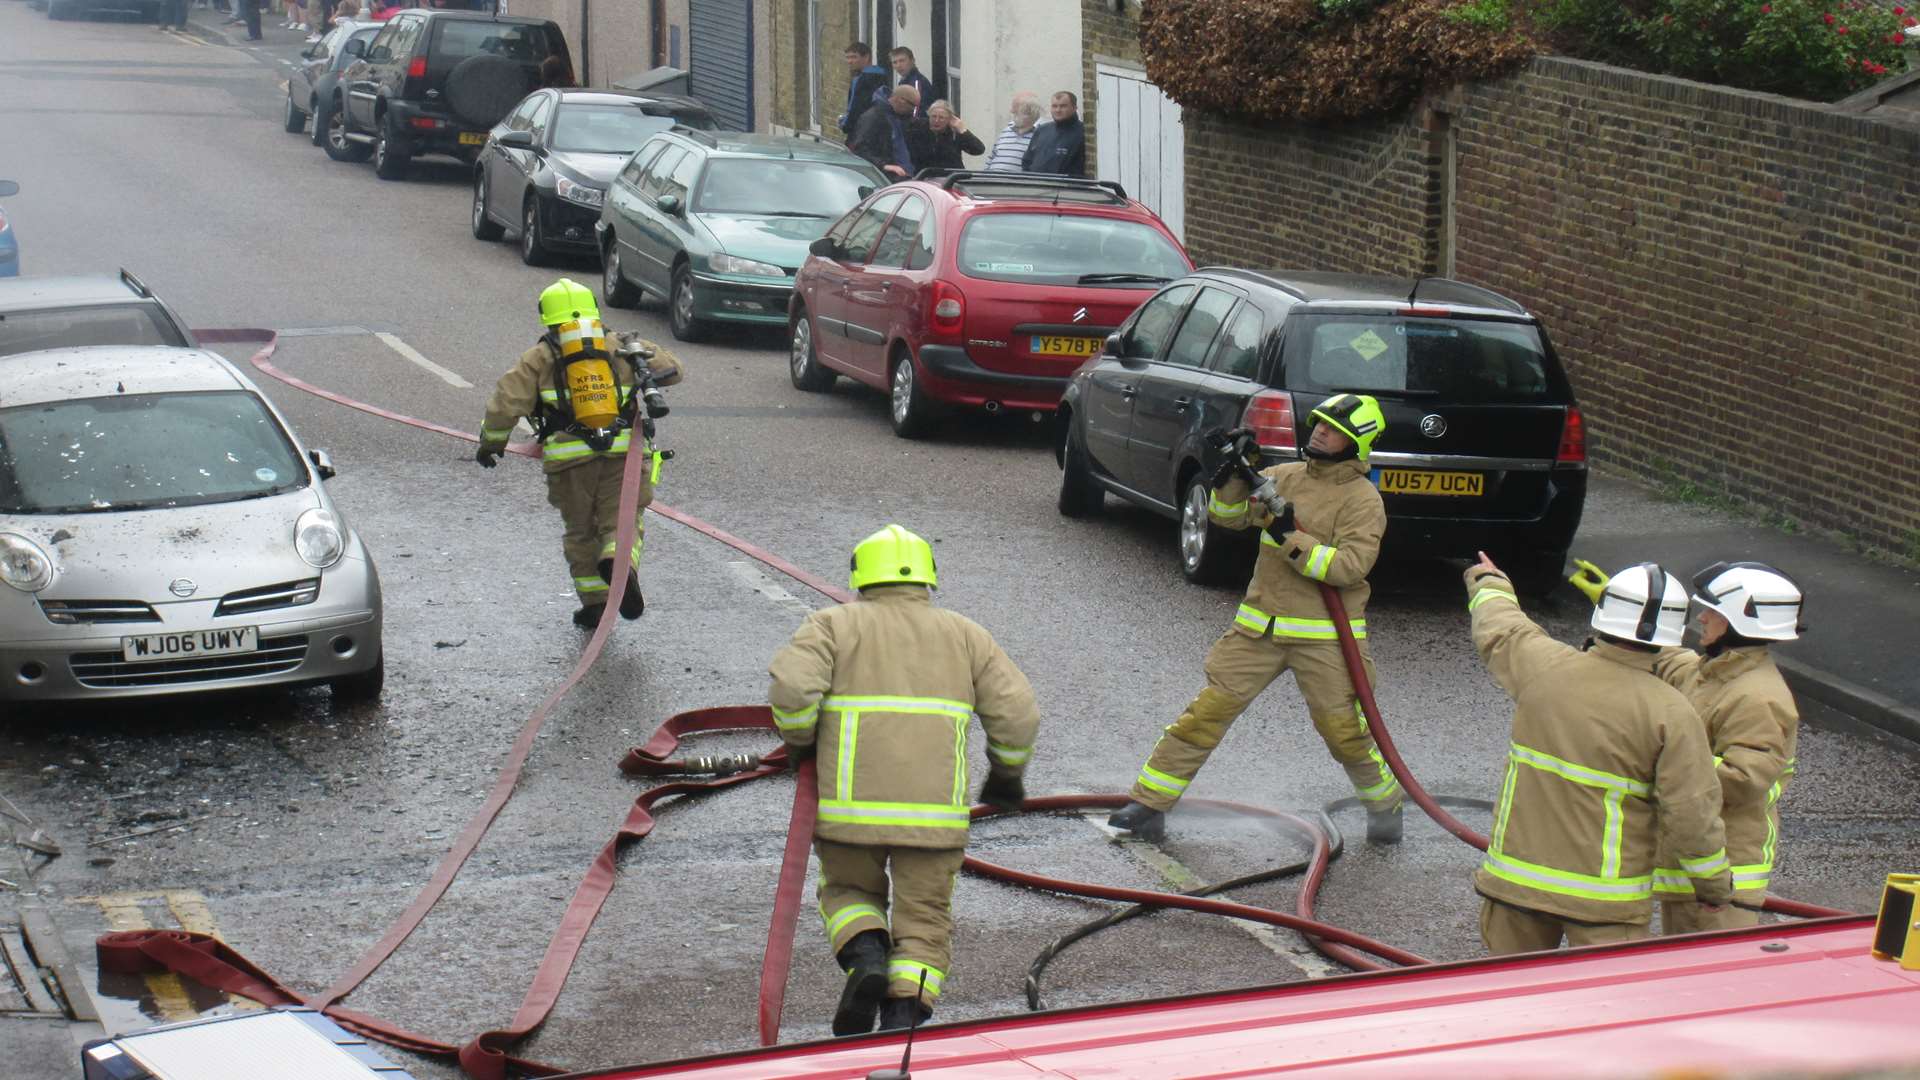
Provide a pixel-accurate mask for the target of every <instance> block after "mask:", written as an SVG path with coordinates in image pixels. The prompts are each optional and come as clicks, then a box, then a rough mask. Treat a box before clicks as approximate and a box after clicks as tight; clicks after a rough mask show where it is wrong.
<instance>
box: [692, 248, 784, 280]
mask: <svg viewBox="0 0 1920 1080" xmlns="http://www.w3.org/2000/svg"><path fill="white" fill-rule="evenodd" d="M707 265H708V266H711V267H713V270H714V272H715V273H717V274H751V275H753V276H754V277H786V276H787V272H786V271H785V270H782V269H780V268H779V267H777V266H775V265H773V264H772V263H763V262H756V261H755V260H753V259H742V258H740V257H739V256H737V255H728V254H727V253H725V252H721V253H720V254H718V255H715V256H714V257H713V258H711V259H708V260H707Z"/></svg>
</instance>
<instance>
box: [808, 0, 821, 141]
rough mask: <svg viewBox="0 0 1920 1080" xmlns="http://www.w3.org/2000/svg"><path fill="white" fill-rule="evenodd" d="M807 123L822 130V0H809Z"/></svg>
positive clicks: (816, 129) (814, 128) (815, 128)
mask: <svg viewBox="0 0 1920 1080" xmlns="http://www.w3.org/2000/svg"><path fill="white" fill-rule="evenodd" d="M807 124H808V126H810V127H812V128H813V130H815V131H819V130H820V0H807Z"/></svg>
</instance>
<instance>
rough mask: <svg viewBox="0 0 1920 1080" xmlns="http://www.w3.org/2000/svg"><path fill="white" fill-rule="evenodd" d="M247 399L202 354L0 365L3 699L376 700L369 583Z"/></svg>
mask: <svg viewBox="0 0 1920 1080" xmlns="http://www.w3.org/2000/svg"><path fill="white" fill-rule="evenodd" d="M332 475H333V468H332V465H331V464H330V463H329V462H328V460H327V457H326V455H325V453H324V452H322V451H317V450H316V451H305V450H303V449H302V447H301V446H300V444H299V442H298V441H297V440H296V439H295V438H294V436H293V433H292V432H291V431H289V430H288V428H287V425H286V422H285V421H284V420H283V419H282V418H281V416H280V414H279V413H278V412H277V411H275V410H274V408H273V406H272V405H271V404H269V403H268V402H267V400H266V398H265V397H263V396H262V395H261V394H260V391H259V389H258V388H257V387H255V386H254V385H253V383H252V382H250V381H249V380H248V379H247V378H246V376H244V375H242V374H241V373H240V371H239V370H238V369H237V368H235V367H234V366H233V365H232V364H230V363H228V362H227V361H226V360H224V359H222V358H221V357H219V356H217V355H215V354H213V353H210V352H205V351H202V350H198V349H184V348H165V347H158V346H117V345H110V346H98V347H89V348H72V349H55V350H48V351H44V352H32V353H23V354H19V355H15V356H8V357H0V700H12V701H36V700H83V699H93V698H119V697H136V696H147V695H154V694H178V693H193V692H201V691H208V690H219V689H228V688H234V687H260V686H278V685H288V686H291V685H300V684H308V683H327V684H329V685H331V686H332V688H333V694H334V697H335V699H336V700H339V701H345V700H368V699H372V698H375V697H377V696H378V695H379V693H380V688H381V685H382V682H383V680H384V677H385V664H384V662H383V659H382V655H381V648H380V625H381V606H380V579H379V575H378V573H377V572H376V571H375V569H374V565H373V559H372V558H371V557H370V556H369V555H368V554H367V551H366V548H365V547H364V546H363V545H362V544H361V542H360V538H359V536H358V535H356V534H355V533H354V531H353V530H352V529H351V528H349V527H348V525H347V523H346V521H345V520H344V519H343V518H342V517H341V515H340V512H339V511H338V510H337V509H335V507H334V505H333V500H332V499H331V498H329V497H328V496H327V492H326V490H325V488H324V487H323V486H322V483H321V481H324V480H325V479H327V478H328V477H330V476H332Z"/></svg>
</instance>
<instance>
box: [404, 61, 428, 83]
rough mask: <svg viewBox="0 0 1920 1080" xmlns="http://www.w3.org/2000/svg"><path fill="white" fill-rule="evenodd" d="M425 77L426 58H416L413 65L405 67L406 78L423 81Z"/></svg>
mask: <svg viewBox="0 0 1920 1080" xmlns="http://www.w3.org/2000/svg"><path fill="white" fill-rule="evenodd" d="M426 77H427V58H426V57H424V56H416V57H414V58H413V63H411V64H408V65H407V78H409V79H424V78H426Z"/></svg>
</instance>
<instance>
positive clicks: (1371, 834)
mask: <svg viewBox="0 0 1920 1080" xmlns="http://www.w3.org/2000/svg"><path fill="white" fill-rule="evenodd" d="M1385 427H1386V419H1385V417H1384V416H1383V415H1382V414H1381V412H1380V403H1379V402H1378V401H1375V400H1374V399H1373V398H1371V397H1368V396H1366V395H1364V394H1336V395H1334V396H1333V397H1330V398H1328V399H1327V400H1326V401H1323V402H1321V403H1320V406H1319V407H1318V408H1316V409H1314V410H1313V413H1312V434H1311V437H1310V438H1309V440H1308V443H1307V449H1306V458H1307V460H1305V461H1294V462H1288V463H1286V464H1283V465H1275V466H1274V467H1272V468H1270V469H1267V470H1265V471H1264V472H1262V473H1261V474H1260V476H1261V477H1262V479H1263V481H1266V482H1270V485H1271V486H1270V487H1269V486H1268V483H1263V484H1262V486H1261V488H1260V489H1259V490H1257V491H1256V490H1253V489H1250V488H1249V487H1248V485H1247V481H1246V480H1245V479H1244V476H1243V471H1242V470H1241V469H1240V463H1239V461H1238V460H1236V459H1241V460H1244V461H1245V462H1246V463H1247V464H1249V465H1253V466H1255V467H1257V465H1258V462H1259V460H1260V459H1259V453H1260V448H1259V444H1258V443H1257V441H1256V440H1255V438H1254V435H1253V432H1252V431H1251V430H1249V429H1245V428H1242V429H1240V430H1238V431H1231V432H1227V433H1225V434H1224V435H1222V436H1219V437H1218V441H1217V445H1218V446H1219V447H1220V452H1221V454H1222V456H1223V460H1222V461H1221V463H1220V465H1219V467H1218V468H1217V469H1216V471H1215V473H1214V475H1213V477H1212V488H1213V492H1212V497H1211V499H1210V501H1209V505H1208V507H1207V515H1208V517H1209V518H1211V519H1212V520H1213V522H1214V524H1216V525H1220V526H1222V527H1225V528H1228V529H1247V528H1257V529H1259V530H1260V556H1259V559H1258V561H1257V562H1255V564H1254V568H1253V580H1252V581H1251V582H1250V583H1249V584H1248V586H1247V595H1246V598H1245V599H1243V600H1242V601H1241V602H1240V609H1239V611H1238V613H1237V614H1236V615H1235V616H1234V621H1233V626H1232V627H1231V628H1229V629H1228V630H1227V631H1226V633H1224V634H1222V635H1221V636H1220V640H1219V641H1217V642H1215V643H1214V645H1213V648H1212V649H1211V650H1210V651H1209V652H1208V653H1207V661H1206V674H1207V686H1206V689H1204V690H1202V691H1200V693H1199V696H1197V697H1195V698H1194V699H1193V703H1192V704H1190V705H1188V706H1187V708H1186V711H1185V712H1182V713H1181V714H1180V718H1179V719H1178V720H1176V721H1174V722H1173V724H1172V725H1171V726H1169V727H1168V728H1167V729H1166V731H1165V732H1164V733H1163V734H1162V735H1161V736H1160V741H1159V743H1158V744H1156V745H1155V746H1154V748H1153V755H1152V756H1151V757H1149V758H1148V759H1147V763H1146V764H1145V765H1143V766H1141V768H1140V775H1139V777H1138V778H1137V779H1136V780H1135V781H1134V784H1133V790H1132V792H1131V799H1132V801H1131V802H1129V803H1128V804H1127V805H1126V806H1123V807H1121V808H1120V809H1119V810H1116V811H1114V813H1113V815H1112V816H1111V817H1109V818H1108V819H1107V821H1108V824H1110V825H1112V826H1113V827H1114V828H1117V829H1123V830H1126V831H1128V832H1131V833H1133V834H1134V835H1135V836H1139V837H1143V838H1145V839H1150V840H1153V839H1159V838H1160V837H1161V836H1164V835H1165V833H1166V812H1167V811H1168V810H1169V809H1171V808H1172V807H1173V804H1174V803H1176V802H1178V801H1179V799H1180V796H1182V795H1184V794H1185V793H1186V790H1187V785H1188V784H1190V783H1191V782H1192V781H1193V778H1194V776H1195V774H1197V773H1198V772H1199V771H1200V767H1201V766H1202V765H1204V764H1206V761H1207V758H1208V756H1210V755H1211V754H1212V753H1213V750H1214V747H1216V746H1218V745H1219V744H1220V740H1221V738H1222V737H1224V736H1225V735H1226V733H1227V729H1228V728H1229V727H1231V726H1232V725H1233V722H1234V720H1235V719H1237V718H1238V717H1239V716H1240V714H1241V713H1242V712H1243V711H1245V710H1246V708H1247V706H1248V705H1250V704H1252V702H1253V699H1254V698H1255V697H1258V696H1259V694H1260V692H1261V691H1263V690H1265V689H1266V688H1267V686H1268V685H1270V684H1271V683H1272V682H1273V680H1274V679H1276V678H1279V677H1280V673H1281V672H1284V671H1292V672H1293V677H1294V682H1295V683H1296V684H1297V685H1298V686H1299V687H1300V695H1301V696H1302V697H1304V698H1306V700H1307V712H1308V714H1309V715H1310V716H1311V717H1312V719H1313V725H1314V727H1315V728H1316V729H1318V731H1319V732H1320V737H1321V738H1322V739H1323V740H1325V742H1326V744H1327V750H1328V751H1329V752H1330V753H1331V754H1332V755H1333V758H1334V760H1335V761H1337V762H1339V763H1340V765H1341V767H1342V768H1344V769H1345V770H1346V773H1347V778H1348V779H1349V780H1350V781H1351V782H1352V783H1353V788H1354V791H1355V792H1356V793H1357V794H1358V795H1359V797H1360V800H1361V802H1362V803H1363V804H1364V805H1365V806H1366V809H1367V838H1368V839H1369V840H1371V841H1373V842H1375V843H1397V842H1399V840H1400V803H1401V796H1402V792H1401V789H1400V783H1399V781H1397V780H1395V779H1394V777H1393V773H1392V772H1391V771H1390V770H1388V768H1387V764H1386V762H1385V760H1383V759H1382V758H1381V756H1380V751H1379V749H1378V747H1376V746H1375V745H1374V742H1373V736H1372V735H1370V734H1368V732H1367V722H1366V719H1365V717H1364V716H1363V715H1362V714H1361V712H1360V706H1359V700H1358V696H1357V695H1356V693H1355V691H1354V688H1353V680H1352V679H1351V677H1349V675H1348V673H1347V667H1346V663H1345V661H1344V660H1343V658H1342V656H1341V652H1340V643H1339V639H1338V638H1337V637H1336V636H1335V632H1334V626H1333V622H1332V619H1331V618H1330V617H1329V615H1328V613H1327V605H1326V601H1325V600H1324V599H1323V598H1322V597H1321V594H1320V585H1321V584H1322V583H1325V584H1327V585H1331V586H1333V587H1334V588H1335V589H1337V590H1338V591H1339V593H1340V598H1341V599H1342V600H1343V601H1345V603H1346V608H1347V617H1348V618H1349V620H1350V621H1351V624H1352V629H1353V635H1354V637H1355V638H1356V639H1358V643H1359V645H1360V648H1361V657H1362V659H1363V660H1364V661H1365V664H1366V670H1367V678H1368V680H1369V681H1372V680H1373V678H1374V672H1373V661H1372V659H1371V658H1369V657H1367V655H1366V638H1367V623H1366V608H1367V594H1368V591H1369V590H1368V586H1367V573H1368V572H1369V571H1370V570H1372V569H1373V562H1374V559H1375V558H1376V557H1377V556H1378V555H1379V553H1380V540H1381V537H1382V536H1383V535H1384V534H1385V532H1386V528H1387V514H1386V509H1385V507H1384V506H1383V505H1382V503H1381V501H1380V492H1379V491H1378V490H1377V489H1376V488H1375V487H1374V486H1373V485H1372V484H1371V483H1369V482H1368V480H1367V459H1368V457H1369V456H1370V455H1371V453H1372V450H1373V443H1374V440H1375V439H1376V438H1378V437H1379V435H1380V432H1381V431H1382V430H1383V429H1384V428H1385Z"/></svg>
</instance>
